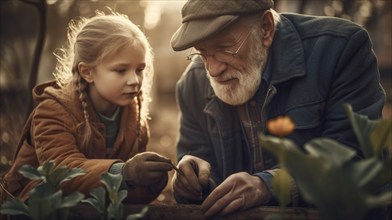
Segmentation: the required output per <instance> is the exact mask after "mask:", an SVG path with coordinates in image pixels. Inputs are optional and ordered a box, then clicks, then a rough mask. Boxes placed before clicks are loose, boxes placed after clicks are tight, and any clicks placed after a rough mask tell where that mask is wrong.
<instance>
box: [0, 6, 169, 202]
mask: <svg viewBox="0 0 392 220" xmlns="http://www.w3.org/2000/svg"><path fill="white" fill-rule="evenodd" d="M68 38H69V39H68V41H69V42H68V45H67V46H68V48H65V49H62V50H60V51H59V52H61V54H60V53H57V54H56V57H57V59H58V64H57V67H56V71H55V72H54V76H55V78H56V82H54V81H53V82H48V83H44V84H41V85H38V86H36V87H35V88H34V91H33V92H34V94H33V97H34V100H35V101H36V103H37V106H36V108H35V109H34V110H33V112H32V113H31V115H30V117H29V119H28V121H27V123H26V125H25V128H24V131H23V135H22V138H21V140H20V142H19V146H18V148H17V152H16V157H15V160H14V163H13V166H12V168H11V169H10V171H9V172H8V173H7V174H6V175H5V177H4V179H3V182H2V184H1V185H2V187H1V190H0V191H1V197H2V198H3V199H4V198H5V197H7V196H9V197H18V198H20V199H22V200H23V201H25V200H26V199H28V196H29V192H30V191H31V189H32V188H33V187H35V186H36V185H37V182H36V181H30V180H29V179H27V178H24V177H23V176H22V175H21V174H20V173H18V170H19V169H20V167H21V166H22V165H24V164H30V165H32V166H34V167H38V166H40V165H42V164H43V163H45V162H47V161H50V160H54V161H55V163H56V166H63V165H66V166H67V167H68V168H73V167H79V168H82V169H84V171H85V175H83V176H78V177H76V178H74V179H73V180H71V181H68V182H65V183H64V184H63V185H62V190H63V192H64V193H65V194H69V193H71V192H73V191H79V192H83V193H85V194H86V195H88V193H89V192H90V191H91V190H92V189H93V188H96V187H98V186H100V185H101V182H100V177H101V175H102V174H103V173H105V172H111V173H120V172H121V173H122V174H123V178H124V180H125V182H124V183H126V184H123V185H124V187H126V188H127V189H128V197H127V199H126V200H125V201H126V202H131V203H149V202H151V201H152V200H154V199H155V198H156V197H157V196H158V195H159V193H160V192H161V191H162V189H163V188H164V187H165V185H166V184H167V180H168V171H170V170H171V169H172V167H171V164H170V160H169V159H168V158H166V157H163V156H161V155H159V154H157V153H153V152H145V151H146V145H147V141H148V137H149V132H148V126H147V121H146V118H147V116H148V106H147V104H148V101H149V93H150V87H151V82H152V76H153V64H152V59H153V56H152V51H151V47H150V45H149V43H148V41H147V39H146V37H145V35H144V34H143V33H142V31H141V30H140V29H139V28H138V27H137V26H136V25H135V24H133V23H132V22H131V21H130V20H129V19H128V18H127V17H126V16H124V15H121V14H118V13H114V12H113V14H111V15H105V14H103V13H99V12H98V13H97V15H96V16H95V17H93V18H91V19H85V18H84V19H83V18H82V19H80V21H78V22H77V21H73V22H71V23H70V25H69V30H68ZM0 200H1V199H0Z"/></svg>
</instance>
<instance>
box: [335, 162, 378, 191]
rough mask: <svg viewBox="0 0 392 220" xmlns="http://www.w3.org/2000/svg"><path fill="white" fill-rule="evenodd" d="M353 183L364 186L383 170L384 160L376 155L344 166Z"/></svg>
mask: <svg viewBox="0 0 392 220" xmlns="http://www.w3.org/2000/svg"><path fill="white" fill-rule="evenodd" d="M343 169H344V172H345V173H346V174H347V176H348V177H349V178H350V179H351V181H352V182H353V183H355V184H356V185H358V186H359V187H361V188H362V187H364V186H365V185H366V184H368V183H369V182H370V181H372V179H373V178H374V177H375V176H376V175H377V174H378V173H379V172H380V171H381V169H382V162H381V161H379V160H378V159H377V158H375V157H371V158H369V159H366V160H361V161H358V162H355V163H351V164H349V165H347V166H346V167H344V168H343Z"/></svg>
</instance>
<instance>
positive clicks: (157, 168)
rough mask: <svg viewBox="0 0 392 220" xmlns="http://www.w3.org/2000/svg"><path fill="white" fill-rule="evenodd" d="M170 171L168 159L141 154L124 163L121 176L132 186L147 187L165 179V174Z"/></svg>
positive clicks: (155, 154) (157, 155)
mask: <svg viewBox="0 0 392 220" xmlns="http://www.w3.org/2000/svg"><path fill="white" fill-rule="evenodd" d="M172 169H173V168H172V166H171V161H170V159H168V158H166V157H163V156H161V155H159V154H157V153H154V152H143V153H139V154H136V155H135V156H134V157H132V158H131V159H129V160H127V162H125V165H124V167H123V170H122V174H123V177H124V180H125V181H127V182H129V183H130V184H132V185H133V186H149V185H153V184H158V183H160V182H161V181H162V180H164V179H166V178H167V176H168V174H167V172H168V171H170V170H172Z"/></svg>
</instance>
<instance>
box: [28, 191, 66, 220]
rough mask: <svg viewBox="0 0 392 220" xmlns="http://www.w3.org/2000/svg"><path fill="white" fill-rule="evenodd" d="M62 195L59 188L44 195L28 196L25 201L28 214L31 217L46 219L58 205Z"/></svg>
mask: <svg viewBox="0 0 392 220" xmlns="http://www.w3.org/2000/svg"><path fill="white" fill-rule="evenodd" d="M62 195H63V193H62V191H61V190H60V191H57V192H55V193H53V194H51V195H49V196H45V197H37V196H34V197H33V196H30V198H29V200H28V201H27V204H28V206H29V210H30V216H31V217H32V218H33V219H48V218H49V217H50V216H51V215H52V213H54V211H55V210H56V209H58V208H59V207H60V204H61V200H62Z"/></svg>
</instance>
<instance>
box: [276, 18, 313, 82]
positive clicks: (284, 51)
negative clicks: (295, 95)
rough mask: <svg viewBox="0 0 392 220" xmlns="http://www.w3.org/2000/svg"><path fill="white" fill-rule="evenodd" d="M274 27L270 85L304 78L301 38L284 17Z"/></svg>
mask: <svg viewBox="0 0 392 220" xmlns="http://www.w3.org/2000/svg"><path fill="white" fill-rule="evenodd" d="M280 17H281V21H280V22H279V23H278V25H277V27H276V32H275V37H274V41H273V43H272V47H271V53H270V56H271V57H270V58H271V59H272V62H271V65H272V66H271V72H272V78H271V84H278V83H281V82H284V81H287V80H289V79H292V78H295V77H299V76H304V75H305V73H306V71H305V61H304V60H305V54H304V50H303V47H302V41H301V38H300V37H299V35H298V32H297V31H296V29H295V27H294V26H293V24H292V23H291V22H290V21H289V20H288V19H287V18H286V17H284V15H281V16H280Z"/></svg>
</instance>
